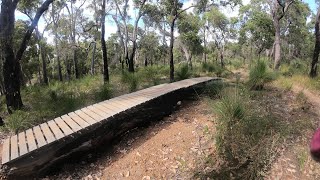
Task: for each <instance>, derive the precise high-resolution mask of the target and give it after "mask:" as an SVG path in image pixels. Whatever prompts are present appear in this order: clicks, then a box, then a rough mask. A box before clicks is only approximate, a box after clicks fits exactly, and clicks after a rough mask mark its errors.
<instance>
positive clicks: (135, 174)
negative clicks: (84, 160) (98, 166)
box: [102, 104, 213, 179]
mask: <svg viewBox="0 0 320 180" xmlns="http://www.w3.org/2000/svg"><path fill="white" fill-rule="evenodd" d="M203 109H205V105H204V104H193V105H192V106H189V107H186V108H184V109H182V110H181V111H179V112H178V113H175V115H174V116H173V117H169V118H168V119H166V120H165V121H171V123H170V124H168V125H167V126H166V127H162V126H158V127H156V128H154V129H149V130H148V132H147V136H146V137H150V135H151V136H152V137H151V138H149V139H147V140H146V141H144V142H143V143H142V144H141V145H140V146H136V147H131V148H130V149H131V150H129V151H128V152H127V150H126V149H124V150H122V152H121V153H122V154H123V157H121V158H119V159H118V160H116V161H115V162H113V163H112V164H111V165H110V166H108V167H107V168H105V169H104V171H103V177H102V179H121V178H124V177H126V178H127V179H191V178H192V176H193V174H194V170H195V169H196V167H197V165H198V164H199V162H198V161H199V158H200V157H199V158H197V157H198V156H201V155H203V153H207V155H208V154H210V153H211V150H212V149H213V141H209V139H208V138H206V137H205V134H204V133H205V131H209V127H210V129H211V127H212V125H213V124H212V122H210V121H208V120H209V119H210V117H208V116H206V115H203V114H202V112H201V111H203ZM199 111H200V112H199ZM167 123H168V122H167Z"/></svg>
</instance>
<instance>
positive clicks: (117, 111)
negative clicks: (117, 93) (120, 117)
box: [98, 101, 122, 114]
mask: <svg viewBox="0 0 320 180" xmlns="http://www.w3.org/2000/svg"><path fill="white" fill-rule="evenodd" d="M98 104H99V105H101V106H104V107H106V108H107V109H110V110H112V111H114V112H115V114H118V113H119V112H122V110H121V109H119V108H117V107H115V106H112V105H111V104H110V103H109V101H103V102H101V103H98Z"/></svg>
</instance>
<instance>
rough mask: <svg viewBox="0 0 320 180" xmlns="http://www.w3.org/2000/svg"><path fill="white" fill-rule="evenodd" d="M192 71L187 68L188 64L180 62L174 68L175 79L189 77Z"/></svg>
mask: <svg viewBox="0 0 320 180" xmlns="http://www.w3.org/2000/svg"><path fill="white" fill-rule="evenodd" d="M191 75H192V73H191V72H190V70H189V67H188V64H181V65H180V66H179V68H178V69H177V70H176V77H177V80H183V79H188V78H190V77H191Z"/></svg>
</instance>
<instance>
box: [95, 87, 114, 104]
mask: <svg viewBox="0 0 320 180" xmlns="http://www.w3.org/2000/svg"><path fill="white" fill-rule="evenodd" d="M111 97H112V89H111V85H110V84H104V85H102V86H100V88H99V89H98V90H96V92H95V99H96V100H97V101H104V100H107V99H110V98H111Z"/></svg>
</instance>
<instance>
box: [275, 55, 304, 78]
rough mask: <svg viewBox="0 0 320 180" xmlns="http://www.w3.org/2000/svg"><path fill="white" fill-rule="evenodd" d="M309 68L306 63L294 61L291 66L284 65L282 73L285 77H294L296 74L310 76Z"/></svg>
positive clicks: (281, 69)
mask: <svg viewBox="0 0 320 180" xmlns="http://www.w3.org/2000/svg"><path fill="white" fill-rule="evenodd" d="M308 71H309V69H308V66H307V64H306V62H303V61H302V60H300V59H295V60H292V61H291V62H290V63H289V64H286V63H284V64H282V65H281V67H280V73H281V74H282V75H284V76H293V75H295V74H308Z"/></svg>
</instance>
